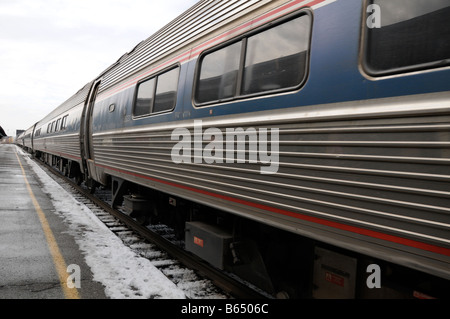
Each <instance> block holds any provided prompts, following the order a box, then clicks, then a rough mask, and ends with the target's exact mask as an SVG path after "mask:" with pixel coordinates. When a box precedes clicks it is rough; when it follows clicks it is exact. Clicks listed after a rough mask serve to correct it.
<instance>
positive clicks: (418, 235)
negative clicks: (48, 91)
mask: <svg viewBox="0 0 450 319" xmlns="http://www.w3.org/2000/svg"><path fill="white" fill-rule="evenodd" d="M449 17H450V5H449V3H448V1H446V0H436V1H432V2H430V1H426V0H414V1H406V0H396V1H386V0H271V1H268V0H259V1H257V0H223V1H216V0H201V1H199V2H198V3H196V4H195V5H194V6H193V7H191V8H190V9H189V10H187V11H186V12H184V13H183V14H182V15H180V16H179V17H178V18H176V19H175V20H173V21H172V22H170V23H169V24H167V25H166V26H165V27H163V28H162V29H160V30H159V31H158V32H156V33H155V34H153V35H152V36H150V37H149V38H148V39H146V40H144V41H142V42H141V43H139V44H138V45H137V46H136V47H135V48H133V49H132V50H131V51H130V52H128V53H126V54H124V55H123V56H122V57H120V59H118V60H117V61H116V62H115V63H114V64H112V65H111V66H110V67H109V68H107V69H106V70H105V71H103V72H102V73H101V74H99V75H98V77H96V78H95V79H91V81H89V82H88V83H87V84H86V85H85V86H84V87H82V88H81V89H80V90H79V91H78V92H77V93H76V94H74V95H73V96H72V97H70V98H69V99H68V100H67V101H65V102H64V103H62V104H61V105H60V106H59V107H57V108H56V109H55V110H54V111H52V112H51V113H50V114H48V115H46V116H45V117H43V118H42V119H41V120H39V121H38V122H36V123H35V124H34V125H33V126H32V127H30V128H28V129H27V130H26V131H25V132H24V133H23V134H21V135H20V136H18V137H17V139H16V143H17V144H19V145H20V146H21V147H23V148H25V149H26V150H28V151H29V152H31V153H32V154H33V155H34V157H36V158H38V159H40V160H42V161H44V162H45V163H47V164H49V165H52V166H55V167H56V168H58V169H59V170H60V171H61V172H62V173H63V174H66V175H67V176H69V177H71V178H73V179H75V180H76V181H77V182H78V183H80V184H81V183H85V185H86V187H88V188H89V189H91V191H92V192H95V191H96V189H98V187H102V188H105V189H110V192H111V205H112V206H114V207H122V208H123V209H124V212H125V213H127V214H130V216H132V217H133V218H136V220H137V221H139V222H140V223H142V224H143V225H153V224H158V223H164V224H167V225H170V226H171V227H173V229H174V231H175V233H176V235H177V237H179V238H180V239H182V240H183V242H184V246H185V249H186V250H188V251H189V252H191V253H192V254H194V255H196V256H198V257H199V258H202V259H204V260H205V262H208V263H210V264H211V265H213V266H215V267H217V268H219V269H222V270H224V271H226V272H229V273H230V274H231V275H233V276H236V277H239V278H241V279H242V280H244V281H246V282H248V283H250V284H252V285H254V286H255V287H256V288H258V289H261V290H263V291H264V292H266V293H267V294H269V295H270V296H273V297H276V298H293V299H295V298H313V299H321V298H339V299H347V298H350V299H363V298H369V299H372V298H430V299H431V298H448V297H449V291H450V290H449V288H450V285H449V279H450V236H449V235H450V231H449V230H450V166H449V164H450V112H449V111H450V24H449V23H448V18H449Z"/></svg>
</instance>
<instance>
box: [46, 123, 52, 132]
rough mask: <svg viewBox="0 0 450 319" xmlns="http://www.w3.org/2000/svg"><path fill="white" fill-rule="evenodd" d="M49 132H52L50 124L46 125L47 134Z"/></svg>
mask: <svg viewBox="0 0 450 319" xmlns="http://www.w3.org/2000/svg"><path fill="white" fill-rule="evenodd" d="M51 131H52V123H48V126H47V133H50V132H51Z"/></svg>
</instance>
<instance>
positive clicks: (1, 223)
mask: <svg viewBox="0 0 450 319" xmlns="http://www.w3.org/2000/svg"><path fill="white" fill-rule="evenodd" d="M53 212H54V207H53V205H52V202H51V200H50V199H49V198H48V196H47V195H46V194H45V193H44V192H43V191H42V190H41V187H40V185H39V180H38V179H37V178H36V176H35V174H34V173H33V171H32V170H31V169H30V167H28V165H27V162H26V161H25V160H24V158H23V155H22V154H20V153H18V152H17V147H16V146H15V145H7V144H0V299H104V298H106V296H105V292H104V287H103V285H102V284H100V283H99V282H96V281H93V279H92V273H91V270H90V268H89V267H88V266H87V265H86V264H85V262H84V258H83V255H82V253H81V252H80V250H79V247H78V245H77V244H76V242H75V240H74V238H73V237H71V235H70V234H69V232H68V231H67V225H65V224H64V223H63V221H62V219H61V218H60V217H59V216H57V215H56V214H54V213H53ZM78 270H79V271H78ZM77 275H79V279H80V280H79V281H77V282H76V283H77V284H78V285H79V287H80V288H77V287H73V288H71V287H70V285H69V284H68V281H67V277H68V276H72V278H77V277H76V276H77ZM69 283H72V281H70V280H69Z"/></svg>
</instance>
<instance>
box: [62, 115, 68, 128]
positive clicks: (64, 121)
mask: <svg viewBox="0 0 450 319" xmlns="http://www.w3.org/2000/svg"><path fill="white" fill-rule="evenodd" d="M68 116H69V115H66V116H64V117H63V118H62V123H61V130H65V129H66V128H67V117H68Z"/></svg>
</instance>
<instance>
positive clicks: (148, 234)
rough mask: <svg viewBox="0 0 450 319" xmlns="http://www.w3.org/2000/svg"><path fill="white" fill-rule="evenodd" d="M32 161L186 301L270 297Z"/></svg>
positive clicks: (102, 194)
mask: <svg viewBox="0 0 450 319" xmlns="http://www.w3.org/2000/svg"><path fill="white" fill-rule="evenodd" d="M34 162H35V163H38V164H39V165H40V166H41V168H43V169H44V170H45V171H46V172H48V173H50V174H49V175H51V176H52V178H53V179H54V180H55V181H56V182H57V183H58V184H59V185H61V186H62V187H63V188H64V189H65V190H66V191H68V192H69V193H70V194H71V195H72V196H73V197H74V198H75V199H76V200H78V201H79V202H81V203H83V204H84V205H86V206H87V207H88V208H89V209H90V210H91V211H92V212H93V213H94V214H95V215H96V216H97V217H98V219H99V220H100V221H102V222H103V223H104V224H105V225H106V226H107V227H108V228H109V229H110V230H111V231H112V232H114V233H115V234H116V235H117V236H118V237H119V238H120V239H121V240H122V241H123V243H124V244H125V245H127V246H128V247H129V248H130V249H132V250H133V251H134V252H135V253H137V254H139V255H140V256H142V257H144V258H147V259H148V260H149V261H150V262H151V263H152V264H153V265H154V266H155V267H156V268H158V269H159V270H160V271H161V272H162V273H163V274H164V275H165V276H166V277H167V278H169V279H170V280H171V281H172V282H174V283H175V284H176V285H177V286H178V287H179V288H180V289H182V290H183V292H184V293H185V295H186V297H187V298H189V299H232V298H236V299H265V298H270V296H268V295H267V294H265V293H264V292H261V291H259V290H258V289H256V288H254V287H252V286H251V285H250V284H248V283H245V282H243V281H241V280H239V279H238V278H233V277H231V276H230V275H229V274H227V273H224V272H223V271H221V270H219V269H216V268H214V267H212V266H211V265H209V264H207V263H206V262H205V261H203V260H201V259H200V258H198V257H196V256H194V255H193V254H191V253H189V252H187V251H185V250H184V249H183V247H182V246H183V245H182V244H181V243H180V242H177V241H175V240H174V236H173V235H172V231H171V229H170V228H168V227H166V226H165V225H152V226H143V225H141V224H140V223H138V222H137V221H136V220H134V219H133V218H131V217H129V216H128V215H126V214H125V213H124V212H122V211H120V210H117V209H113V208H112V207H111V205H110V191H109V190H102V189H100V190H98V191H96V192H95V193H94V194H91V192H90V191H89V190H88V189H87V188H85V187H83V186H80V185H77V184H76V183H75V182H74V181H72V180H71V179H69V178H67V177H66V176H64V175H62V174H61V173H60V172H59V171H58V170H56V169H55V168H53V167H49V166H48V165H45V164H44V163H42V162H40V161H36V160H35V161H34Z"/></svg>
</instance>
